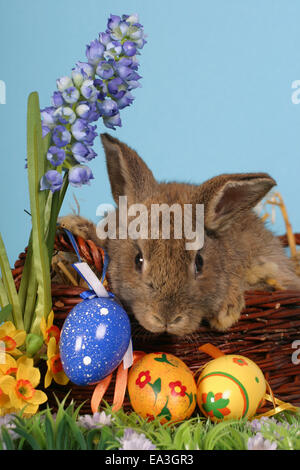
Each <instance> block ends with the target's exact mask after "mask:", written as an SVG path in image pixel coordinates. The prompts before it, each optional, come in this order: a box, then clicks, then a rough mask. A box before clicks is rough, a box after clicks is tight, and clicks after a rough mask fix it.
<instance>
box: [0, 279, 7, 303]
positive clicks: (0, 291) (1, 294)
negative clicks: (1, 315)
mask: <svg viewBox="0 0 300 470" xmlns="http://www.w3.org/2000/svg"><path fill="white" fill-rule="evenodd" d="M8 304H9V300H8V297H7V294H6V290H5V287H4V284H3V282H2V279H1V277H0V307H1V308H3V307H5V306H6V305H8Z"/></svg>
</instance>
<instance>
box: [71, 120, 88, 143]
mask: <svg viewBox="0 0 300 470" xmlns="http://www.w3.org/2000/svg"><path fill="white" fill-rule="evenodd" d="M71 132H72V134H73V136H74V138H75V139H76V140H79V141H81V140H84V139H85V137H86V135H87V122H86V121H85V120H84V119H76V121H75V122H74V124H73V125H72V127H71Z"/></svg>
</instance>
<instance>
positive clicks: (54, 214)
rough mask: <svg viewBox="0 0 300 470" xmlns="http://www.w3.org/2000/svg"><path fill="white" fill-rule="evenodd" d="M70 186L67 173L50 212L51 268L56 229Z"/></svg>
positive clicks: (49, 242) (49, 248) (49, 253)
mask: <svg viewBox="0 0 300 470" xmlns="http://www.w3.org/2000/svg"><path fill="white" fill-rule="evenodd" d="M68 185H69V182H68V173H65V175H64V181H63V185H62V187H61V190H60V191H57V192H55V193H54V194H53V197H52V205H51V212H50V218H49V226H48V227H49V228H48V235H47V248H48V256H49V263H50V266H51V261H52V256H53V248H54V240H55V234H56V229H57V219H58V215H59V212H60V209H61V206H62V203H63V201H64V197H65V194H66V191H67V189H68Z"/></svg>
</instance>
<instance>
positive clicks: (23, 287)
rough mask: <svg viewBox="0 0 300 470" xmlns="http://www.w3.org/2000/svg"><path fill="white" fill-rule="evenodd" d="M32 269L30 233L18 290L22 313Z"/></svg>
mask: <svg viewBox="0 0 300 470" xmlns="http://www.w3.org/2000/svg"><path fill="white" fill-rule="evenodd" d="M32 269H33V268H32V234H30V237H29V242H28V247H27V253H26V260H25V264H24V267H23V271H22V277H21V283H20V287H19V292H18V294H19V299H20V305H21V309H22V312H23V313H24V311H25V305H26V299H27V292H28V288H29V287H30V283H29V277H30V273H31V271H32ZM23 318H24V317H23ZM24 324H25V329H26V323H24Z"/></svg>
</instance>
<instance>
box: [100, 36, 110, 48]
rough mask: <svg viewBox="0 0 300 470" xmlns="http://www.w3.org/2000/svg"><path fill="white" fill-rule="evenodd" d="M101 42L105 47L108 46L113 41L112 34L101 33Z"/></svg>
mask: <svg viewBox="0 0 300 470" xmlns="http://www.w3.org/2000/svg"><path fill="white" fill-rule="evenodd" d="M99 41H100V42H101V44H103V46H107V44H108V43H109V42H110V41H111V37H110V34H108V33H99Z"/></svg>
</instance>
